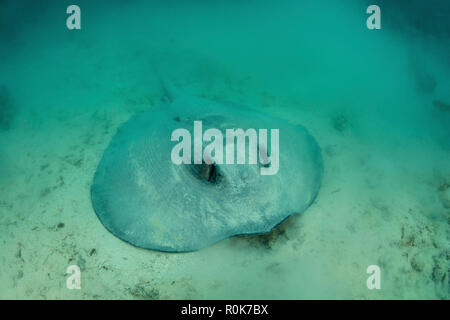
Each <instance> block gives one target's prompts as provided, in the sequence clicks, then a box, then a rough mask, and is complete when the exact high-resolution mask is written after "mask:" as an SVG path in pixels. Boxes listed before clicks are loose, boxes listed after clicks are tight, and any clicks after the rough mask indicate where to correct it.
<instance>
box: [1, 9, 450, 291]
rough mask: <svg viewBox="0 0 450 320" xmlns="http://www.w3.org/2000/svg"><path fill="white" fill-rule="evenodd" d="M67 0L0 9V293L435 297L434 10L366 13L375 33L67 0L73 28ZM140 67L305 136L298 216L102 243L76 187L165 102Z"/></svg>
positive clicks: (447, 180) (437, 32) (353, 12)
mask: <svg viewBox="0 0 450 320" xmlns="http://www.w3.org/2000/svg"><path fill="white" fill-rule="evenodd" d="M69 4H72V3H65V2H61V1H55V2H46V3H44V2H42V3H39V1H10V2H2V3H1V4H0V88H1V89H0V146H1V153H0V242H1V246H0V266H1V270H2V272H1V273H0V283H1V287H0V288H1V289H0V298H3V299H17V298H20V299H62V298H68V299H114V298H118V299H176V298H179V299H207V298H209V299H219V298H236V299H252V298H268V299H311V298H319V299H326V298H331V299H418V298H423V299H447V298H448V289H449V274H448V248H449V246H448V243H449V239H448V236H449V225H448V222H449V214H450V161H449V159H450V156H449V155H450V93H449V92H450V90H449V88H450V76H449V75H450V60H449V52H450V50H449V47H450V39H449V37H450V26H449V22H448V21H449V17H450V6H449V5H448V3H446V2H445V1H428V2H427V4H426V5H425V4H422V2H421V1H408V2H404V1H396V2H395V4H393V3H392V2H391V1H379V2H378V5H379V6H380V8H381V29H380V30H369V29H368V28H367V27H366V19H367V18H368V16H369V15H368V14H366V8H367V6H368V5H369V4H372V3H369V2H367V1H352V2H351V3H350V1H322V0H321V1H300V0H298V1H277V2H273V1H200V0H198V1H170V0H168V1H148V2H144V1H133V2H130V3H125V2H122V1H95V3H94V2H93V1H77V3H76V4H77V5H78V6H79V7H80V9H81V30H68V29H67V27H66V19H67V17H68V14H66V8H67V6H68V5H69ZM152 64H156V65H157V66H158V68H159V69H160V70H162V72H164V74H165V75H166V76H167V77H169V78H170V79H172V81H173V83H174V85H175V86H176V87H177V88H179V89H180V90H182V91H183V92H184V93H186V94H190V95H194V96H200V97H205V98H208V99H211V100H220V101H233V102H235V103H239V104H243V105H247V106H248V107H249V108H252V109H255V110H258V111H260V112H263V113H266V114H268V115H273V116H277V117H280V118H282V119H285V120H288V121H289V122H291V123H293V124H301V125H303V126H304V127H306V128H307V129H308V131H309V132H310V133H311V134H312V135H313V136H314V137H315V138H316V140H317V141H318V143H319V145H320V146H321V148H322V155H323V159H324V176H323V181H322V187H321V190H320V192H319V195H318V197H317V199H316V200H315V202H314V204H313V205H312V206H311V207H310V208H309V209H308V210H307V211H306V212H305V213H303V214H302V215H297V216H293V217H292V218H290V219H288V220H287V221H286V222H285V223H283V224H282V225H281V226H279V227H278V228H277V229H275V230H274V231H272V232H271V233H270V234H268V235H266V236H253V237H237V238H231V239H227V240H224V241H222V242H220V243H218V244H216V245H214V246H211V247H208V248H206V249H203V250H200V251H197V252H193V253H185V254H168V253H161V252H154V251H149V250H144V249H138V248H135V247H133V246H131V245H129V244H127V243H125V242H123V241H121V240H120V239H118V238H116V237H114V236H113V235H112V234H110V233H109V232H108V231H107V230H106V229H105V228H104V227H103V225H102V224H101V223H100V221H99V220H98V219H97V217H96V215H95V213H94V211H93V209H92V204H91V199H90V186H91V184H92V179H93V176H94V173H95V171H96V168H97V165H98V163H99V161H100V158H101V156H102V154H103V151H104V150H105V149H106V147H107V146H108V144H109V142H110V140H111V138H112V137H113V136H114V134H115V133H116V131H117V129H118V128H119V127H120V126H121V125H122V124H123V123H124V122H126V121H127V120H128V119H129V118H130V117H131V116H133V115H135V114H137V113H139V112H142V111H145V110H148V109H149V108H155V109H158V108H164V105H163V102H164V92H163V91H162V89H161V86H160V84H159V81H158V79H157V76H156V75H155V73H154V70H153V68H152ZM293 187H295V186H292V185H286V188H293ZM70 265H78V266H79V267H80V269H81V289H80V290H69V289H67V287H66V280H67V278H68V276H69V275H67V274H66V269H67V267H68V266H70ZM370 265H377V266H379V267H380V270H381V289H379V290H377V289H375V290H369V289H368V288H367V286H366V280H367V278H368V277H369V276H370V275H369V274H367V273H366V270H367V267H368V266H370Z"/></svg>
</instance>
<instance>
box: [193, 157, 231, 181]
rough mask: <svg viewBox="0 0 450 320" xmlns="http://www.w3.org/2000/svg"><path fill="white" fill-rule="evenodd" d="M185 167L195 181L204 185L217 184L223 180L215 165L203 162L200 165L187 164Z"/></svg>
mask: <svg viewBox="0 0 450 320" xmlns="http://www.w3.org/2000/svg"><path fill="white" fill-rule="evenodd" d="M187 167H188V170H189V171H190V172H191V173H192V174H193V175H194V176H195V177H196V178H197V179H199V180H201V181H204V182H206V183H211V184H218V183H220V181H221V180H222V178H223V175H222V173H221V172H220V170H219V167H218V165H217V164H215V163H211V164H208V163H206V162H203V163H202V164H192V165H190V164H189V165H187Z"/></svg>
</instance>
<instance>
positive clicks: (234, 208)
mask: <svg viewBox="0 0 450 320" xmlns="http://www.w3.org/2000/svg"><path fill="white" fill-rule="evenodd" d="M162 84H163V87H164V89H165V92H166V95H167V97H168V100H169V102H168V103H166V104H164V106H163V107H162V108H161V109H160V110H156V111H155V110H147V111H145V112H141V113H138V114H136V115H135V116H133V117H132V118H130V120H128V121H127V122H126V123H124V124H123V125H122V126H121V127H120V128H119V129H118V132H117V133H116V135H115V136H114V137H113V138H112V140H111V142H110V144H109V146H108V147H107V149H106V150H105V152H104V154H103V156H102V159H101V160H100V163H99V165H98V168H97V171H96V173H95V176H94V181H93V184H92V186H91V199H92V204H93V208H94V211H95V213H96V214H97V216H98V218H99V219H100V221H101V222H102V224H103V225H104V226H105V227H106V228H107V229H108V230H109V231H110V232H111V233H113V234H114V235H115V236H117V237H119V238H120V239H122V240H124V241H126V242H128V243H130V244H132V245H134V246H137V247H140V248H146V249H152V250H158V251H166V252H187V251H196V250H199V249H201V248H204V247H207V246H210V245H212V244H214V243H216V242H219V241H221V240H223V239H226V238H229V237H232V236H236V235H249V234H263V233H267V232H270V231H271V230H272V229H273V228H275V227H276V226H278V225H279V224H280V223H281V222H283V221H284V220H285V219H286V218H288V217H289V216H291V215H292V214H300V213H302V212H304V211H305V210H306V209H307V208H308V207H309V206H310V205H311V203H312V202H313V201H314V199H315V197H316V196H317V194H318V192H319V188H320V184H321V177H322V171H323V169H322V156H321V151H320V148H319V146H318V144H317V142H316V141H315V139H314V138H313V137H312V136H311V135H310V134H309V133H308V132H307V130H306V129H305V128H304V127H302V126H300V125H294V124H291V123H289V122H288V121H286V120H282V119H278V118H276V117H273V116H269V115H266V114H263V113H261V112H258V111H255V110H253V109H250V108H247V107H244V106H241V105H237V104H234V103H230V102H219V101H212V100H208V99H204V98H200V97H196V96H189V95H186V94H182V93H180V92H179V91H178V90H177V89H176V88H175V87H174V86H173V84H170V82H168V81H167V80H166V79H162ZM194 121H202V125H203V129H204V130H206V129H207V128H216V129H217V130H219V131H221V132H224V135H225V130H226V129H227V128H242V129H243V130H246V129H248V128H255V129H260V128H266V129H274V128H276V129H279V170H278V171H277V173H276V174H273V175H262V174H261V172H260V168H261V166H270V165H271V164H270V163H264V164H261V163H260V162H257V163H256V164H249V163H246V164H219V163H205V162H204V161H203V162H202V163H200V164H198V163H197V164H184V163H183V164H174V163H173V162H172V160H171V151H172V149H173V147H174V145H175V144H176V142H174V141H171V134H172V132H173V131H174V130H176V129H178V128H186V129H187V130H192V129H193V123H194ZM190 132H192V131H190ZM258 148H259V147H258ZM266 148H267V149H268V150H267V153H269V152H271V150H269V149H270V147H269V145H267V146H266ZM246 152H248V150H246Z"/></svg>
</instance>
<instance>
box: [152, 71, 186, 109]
mask: <svg viewBox="0 0 450 320" xmlns="http://www.w3.org/2000/svg"><path fill="white" fill-rule="evenodd" d="M152 66H153V70H154V71H155V74H156V76H157V77H158V79H159V82H160V83H161V87H162V88H163V90H164V93H165V95H166V96H167V98H169V100H170V101H173V100H175V98H176V97H178V96H180V95H181V94H180V92H179V90H178V89H177V88H176V87H175V86H174V84H173V83H172V81H170V80H169V79H168V78H167V77H166V76H164V75H163V74H162V73H161V72H160V71H159V69H158V68H157V67H156V66H155V64H152Z"/></svg>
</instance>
